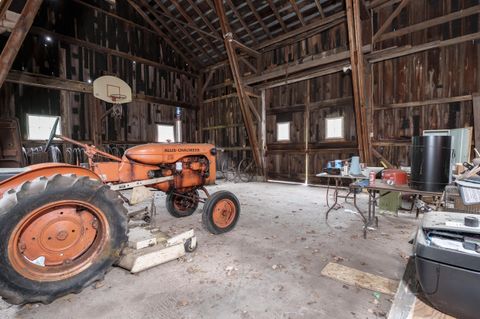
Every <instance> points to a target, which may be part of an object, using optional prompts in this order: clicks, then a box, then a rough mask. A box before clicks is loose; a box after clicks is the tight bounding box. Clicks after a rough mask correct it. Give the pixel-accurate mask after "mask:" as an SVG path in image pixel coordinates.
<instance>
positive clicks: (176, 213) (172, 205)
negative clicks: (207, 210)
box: [165, 190, 199, 218]
mask: <svg viewBox="0 0 480 319" xmlns="http://www.w3.org/2000/svg"><path fill="white" fill-rule="evenodd" d="M198 196H199V195H198V191H197V190H194V191H191V192H188V193H184V194H175V193H173V192H171V193H169V194H168V195H167V199H166V203H165V205H166V206H167V210H168V212H169V213H170V215H172V216H173V217H176V218H182V217H187V216H190V215H192V214H193V213H194V212H195V211H196V210H197V207H198ZM193 198H196V199H197V200H194V199H193Z"/></svg>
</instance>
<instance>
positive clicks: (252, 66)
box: [238, 56, 257, 73]
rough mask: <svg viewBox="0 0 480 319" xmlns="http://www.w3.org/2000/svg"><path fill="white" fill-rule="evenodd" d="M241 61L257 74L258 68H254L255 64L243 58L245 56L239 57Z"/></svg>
mask: <svg viewBox="0 0 480 319" xmlns="http://www.w3.org/2000/svg"><path fill="white" fill-rule="evenodd" d="M238 58H239V59H240V61H242V62H243V64H245V65H246V66H247V67H248V68H249V69H250V70H251V71H252V72H253V73H257V67H256V66H254V65H253V64H251V63H250V61H248V60H247V58H245V57H243V56H239V57H238Z"/></svg>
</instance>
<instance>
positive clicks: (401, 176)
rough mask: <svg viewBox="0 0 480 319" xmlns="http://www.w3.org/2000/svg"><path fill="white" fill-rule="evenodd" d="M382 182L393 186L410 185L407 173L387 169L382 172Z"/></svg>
mask: <svg viewBox="0 0 480 319" xmlns="http://www.w3.org/2000/svg"><path fill="white" fill-rule="evenodd" d="M382 181H383V182H384V183H388V184H393V185H406V184H408V177H407V173H406V172H404V171H402V170H401V169H385V170H383V172H382ZM388 181H391V182H388Z"/></svg>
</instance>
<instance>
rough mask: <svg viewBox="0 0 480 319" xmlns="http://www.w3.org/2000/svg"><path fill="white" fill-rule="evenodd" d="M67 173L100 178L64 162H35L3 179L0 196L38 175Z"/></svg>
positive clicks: (89, 171)
mask: <svg viewBox="0 0 480 319" xmlns="http://www.w3.org/2000/svg"><path fill="white" fill-rule="evenodd" d="M57 174H61V175H69V174H75V175H78V176H87V177H89V178H91V179H95V180H99V181H100V182H101V181H102V179H101V178H100V176H98V175H97V174H95V173H94V172H92V171H91V170H89V169H86V168H83V167H79V166H75V165H70V164H64V163H42V164H35V165H30V166H27V167H25V170H24V171H23V172H21V173H20V174H17V175H14V176H12V177H10V178H8V179H6V180H4V181H1V182H0V198H2V197H3V194H4V193H5V192H6V191H8V190H10V189H13V188H16V187H17V186H19V185H21V184H23V183H24V182H26V181H32V180H34V179H36V178H38V177H42V176H43V177H50V176H53V175H57Z"/></svg>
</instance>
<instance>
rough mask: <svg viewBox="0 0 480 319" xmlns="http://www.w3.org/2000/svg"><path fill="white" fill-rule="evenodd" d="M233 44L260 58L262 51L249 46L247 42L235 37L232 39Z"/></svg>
mask: <svg viewBox="0 0 480 319" xmlns="http://www.w3.org/2000/svg"><path fill="white" fill-rule="evenodd" d="M232 42H233V44H234V45H235V47H236V48H238V49H240V50H242V51H243V52H245V53H247V54H248V55H251V56H253V57H255V58H257V59H258V58H260V52H258V51H256V50H254V49H251V48H249V47H247V46H246V45H245V44H243V43H241V42H240V41H237V40H235V39H232Z"/></svg>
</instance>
